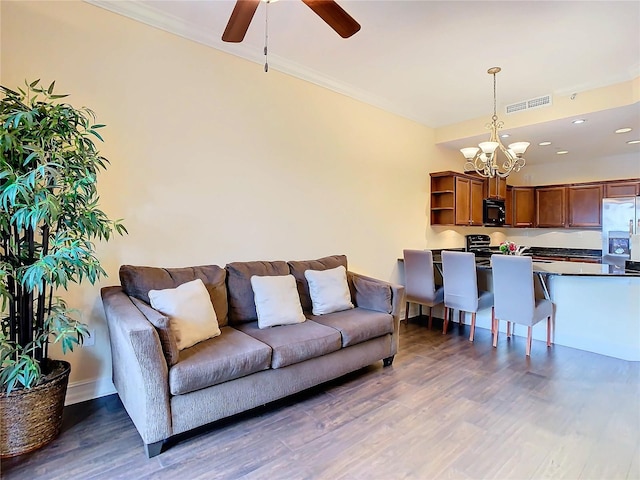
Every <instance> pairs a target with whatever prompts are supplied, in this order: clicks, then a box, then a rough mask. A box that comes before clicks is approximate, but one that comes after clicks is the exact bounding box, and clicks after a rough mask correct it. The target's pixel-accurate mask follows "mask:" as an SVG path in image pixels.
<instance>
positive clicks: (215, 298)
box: [101, 255, 404, 457]
mask: <svg viewBox="0 0 640 480" xmlns="http://www.w3.org/2000/svg"><path fill="white" fill-rule="evenodd" d="M339 265H343V266H344V267H345V269H346V268H347V259H346V257H345V256H343V255H336V256H331V257H325V258H321V259H318V260H311V261H289V262H284V261H269V262H235V263H230V264H228V265H227V266H226V267H225V268H221V267H218V266H215V265H209V266H198V267H188V268H166V269H165V268H155V267H136V266H129V265H124V266H122V267H121V268H120V283H121V286H114V287H105V288H103V289H102V291H101V293H102V301H103V305H104V309H105V314H106V318H107V323H108V326H109V335H110V339H111V352H112V363H113V383H114V385H115V387H116V389H117V391H118V395H119V397H120V399H121V400H122V403H123V404H124V406H125V408H126V410H127V412H128V414H129V416H130V417H131V419H132V420H133V423H134V424H135V426H136V428H137V429H138V432H139V433H140V436H141V437H142V440H143V442H144V444H145V450H146V453H147V456H148V457H153V456H155V455H158V454H159V453H160V452H161V450H162V446H163V442H164V441H165V440H167V439H168V438H170V437H172V436H174V435H177V434H180V433H183V432H187V431H189V430H191V429H194V428H196V427H199V426H202V425H206V424H208V423H211V422H214V421H216V420H219V419H221V418H225V417H229V416H232V415H234V414H237V413H239V412H242V411H246V410H249V409H252V408H255V407H258V406H260V405H264V404H267V403H269V402H272V401H274V400H277V399H280V398H283V397H285V396H287V395H291V394H293V393H296V392H300V391H302V390H305V389H307V388H310V387H313V386H315V385H318V384H321V383H323V382H326V381H328V380H331V379H334V378H337V377H340V376H342V375H344V374H346V373H349V372H352V371H355V370H358V369H360V368H363V367H365V366H367V365H370V364H372V363H374V362H376V361H379V360H383V363H384V365H385V366H388V365H391V363H392V361H393V357H394V355H395V353H396V352H397V349H398V326H399V310H400V306H401V305H402V302H403V297H404V287H403V286H401V285H393V284H389V283H387V282H383V281H380V280H377V279H373V278H370V277H365V276H363V275H358V274H356V273H353V272H349V271H347V281H348V286H349V290H350V293H351V298H352V302H353V304H354V306H355V308H353V309H349V310H344V311H339V312H335V313H329V314H326V315H321V316H315V315H312V314H311V310H312V308H311V307H312V303H311V298H310V294H309V286H308V284H307V281H306V279H305V275H304V272H305V271H306V270H326V269H331V268H335V267H337V266H339ZM288 274H291V275H293V276H294V277H295V279H296V286H297V288H298V294H299V296H300V303H301V306H302V308H303V311H304V314H305V317H306V318H307V320H306V321H304V322H303V323H299V324H295V325H284V326H276V327H271V328H266V329H260V328H258V325H257V313H256V308H255V304H254V299H253V291H252V287H251V283H250V278H251V276H252V275H260V276H266V275H288ZM198 278H199V279H201V280H202V281H203V283H204V285H205V286H206V288H207V291H208V293H209V296H210V299H211V302H212V304H213V307H214V310H215V314H216V316H217V319H218V324H219V326H220V331H221V335H219V336H217V337H214V338H210V339H208V340H205V341H202V342H200V343H197V344H195V345H193V346H192V347H189V348H186V349H184V350H181V351H177V349H176V348H175V345H173V344H172V341H171V333H170V329H169V328H168V324H169V320H168V319H167V317H165V316H164V315H162V314H161V313H160V312H158V311H156V310H154V309H153V308H151V306H150V305H149V302H150V300H149V296H148V292H149V290H152V289H153V290H159V289H167V288H175V287H177V286H178V285H181V284H183V283H185V282H188V281H192V280H194V279H198Z"/></svg>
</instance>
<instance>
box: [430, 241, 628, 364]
mask: <svg viewBox="0 0 640 480" xmlns="http://www.w3.org/2000/svg"><path fill="white" fill-rule="evenodd" d="M437 253H439V252H437ZM437 253H436V252H434V263H435V264H436V265H437V266H438V265H439V264H440V255H438V254H437ZM476 259H477V260H476V263H477V265H478V284H479V287H480V288H481V289H483V290H489V291H491V290H493V285H492V284H493V281H492V276H491V265H490V258H489V257H481V256H477V257H476ZM533 270H534V274H535V276H536V277H537V278H538V279H539V280H540V281H539V282H536V284H537V285H536V287H537V288H536V290H537V292H538V294H539V295H540V296H543V295H544V296H546V297H547V298H549V299H550V300H551V301H552V302H553V303H554V305H555V312H554V322H553V343H554V344H557V345H564V346H567V347H572V348H577V349H580V350H586V351H589V352H594V353H599V354H602V355H607V356H610V357H615V358H620V359H623V360H630V361H640V273H639V272H629V271H627V272H625V269H624V268H621V267H616V266H613V265H607V264H598V263H582V262H565V261H547V260H545V261H535V260H534V262H533ZM453 318H456V316H455V315H454V317H453ZM501 320H507V319H501ZM466 323H469V319H467V320H466ZM543 323H544V322H541V323H540V324H538V325H536V326H534V328H533V338H534V339H536V340H541V341H546V331H545V328H544V325H543ZM500 325H501V327H500V329H501V332H502V331H503V330H504V328H505V322H500ZM541 325H542V326H541ZM476 326H477V327H480V328H486V329H490V328H491V310H490V309H487V310H484V311H480V312H478V315H477V318H476ZM515 334H516V335H518V336H526V329H524V328H521V327H517V328H516V331H515ZM499 341H506V340H505V337H504V336H501V340H499Z"/></svg>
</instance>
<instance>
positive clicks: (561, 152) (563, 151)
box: [556, 150, 569, 155]
mask: <svg viewBox="0 0 640 480" xmlns="http://www.w3.org/2000/svg"><path fill="white" fill-rule="evenodd" d="M567 153H569V150H558V151H557V152H556V154H558V155H566V154H567Z"/></svg>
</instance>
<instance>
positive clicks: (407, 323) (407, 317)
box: [404, 302, 409, 325]
mask: <svg viewBox="0 0 640 480" xmlns="http://www.w3.org/2000/svg"><path fill="white" fill-rule="evenodd" d="M404 323H405V324H406V325H409V302H407V308H405V309H404Z"/></svg>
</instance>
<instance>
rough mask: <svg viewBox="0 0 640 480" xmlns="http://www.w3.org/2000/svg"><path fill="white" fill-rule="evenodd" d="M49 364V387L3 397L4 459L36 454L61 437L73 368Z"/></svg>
mask: <svg viewBox="0 0 640 480" xmlns="http://www.w3.org/2000/svg"><path fill="white" fill-rule="evenodd" d="M49 362H51V363H50V366H51V367H52V368H51V372H52V373H51V374H49V375H48V377H49V378H47V379H46V381H45V383H42V384H41V385H38V386H36V387H34V388H31V389H28V390H15V391H13V392H11V393H10V394H9V395H7V394H0V458H6V457H14V456H16V455H22V454H23V453H27V452H31V451H33V450H36V449H38V448H40V447H42V446H44V445H46V444H47V443H49V442H51V441H52V440H53V439H54V438H56V437H57V436H58V434H59V433H60V427H61V426H62V409H63V407H64V397H65V395H66V393H67V384H68V382H69V373H70V371H71V365H69V362H65V361H63V360H49Z"/></svg>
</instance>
